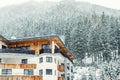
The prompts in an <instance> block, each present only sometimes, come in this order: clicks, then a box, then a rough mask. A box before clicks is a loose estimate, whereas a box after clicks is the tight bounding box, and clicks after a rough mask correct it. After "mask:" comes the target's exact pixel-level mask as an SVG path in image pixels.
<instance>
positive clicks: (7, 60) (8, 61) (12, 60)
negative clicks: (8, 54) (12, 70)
mask: <svg viewBox="0 0 120 80" xmlns="http://www.w3.org/2000/svg"><path fill="white" fill-rule="evenodd" d="M2 61H3V63H5V64H21V58H2Z"/></svg>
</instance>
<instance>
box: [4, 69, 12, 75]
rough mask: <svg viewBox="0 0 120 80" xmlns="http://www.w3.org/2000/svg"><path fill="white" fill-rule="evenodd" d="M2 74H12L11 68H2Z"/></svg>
mask: <svg viewBox="0 0 120 80" xmlns="http://www.w3.org/2000/svg"><path fill="white" fill-rule="evenodd" d="M2 74H5V75H6V74H12V69H2Z"/></svg>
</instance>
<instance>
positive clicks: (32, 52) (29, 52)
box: [0, 48, 35, 54]
mask: <svg viewBox="0 0 120 80" xmlns="http://www.w3.org/2000/svg"><path fill="white" fill-rule="evenodd" d="M0 53H22V54H35V51H34V50H23V49H19V48H16V49H11V48H6V49H0Z"/></svg>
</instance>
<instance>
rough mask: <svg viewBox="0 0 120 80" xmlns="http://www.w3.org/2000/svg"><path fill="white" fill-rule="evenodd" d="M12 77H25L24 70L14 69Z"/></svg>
mask: <svg viewBox="0 0 120 80" xmlns="http://www.w3.org/2000/svg"><path fill="white" fill-rule="evenodd" d="M12 75H24V69H12Z"/></svg>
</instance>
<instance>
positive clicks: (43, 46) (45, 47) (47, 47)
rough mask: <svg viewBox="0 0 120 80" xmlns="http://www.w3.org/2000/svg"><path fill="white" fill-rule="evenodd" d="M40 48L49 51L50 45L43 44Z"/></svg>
mask: <svg viewBox="0 0 120 80" xmlns="http://www.w3.org/2000/svg"><path fill="white" fill-rule="evenodd" d="M42 48H43V49H50V45H49V44H43V45H42Z"/></svg>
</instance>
